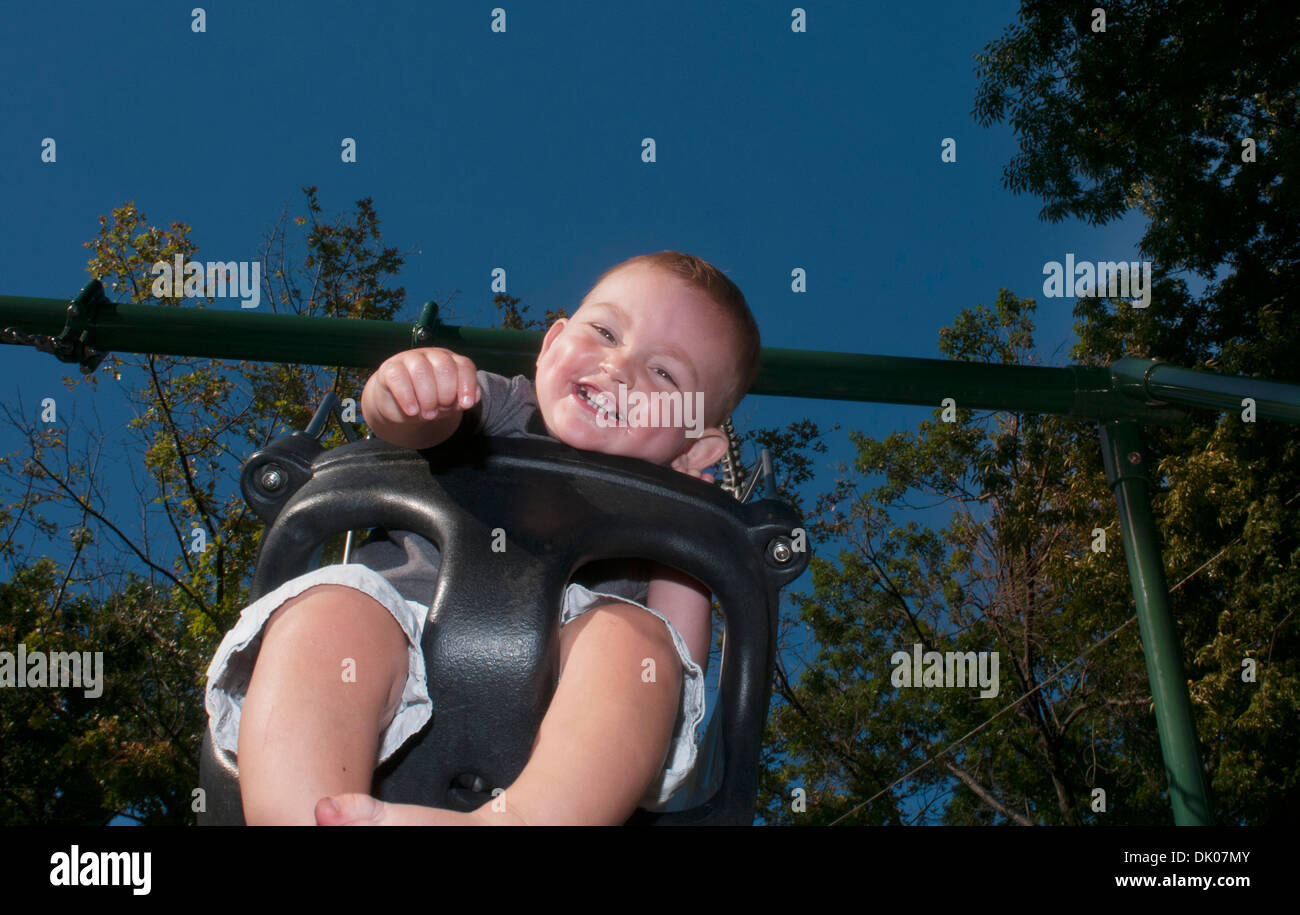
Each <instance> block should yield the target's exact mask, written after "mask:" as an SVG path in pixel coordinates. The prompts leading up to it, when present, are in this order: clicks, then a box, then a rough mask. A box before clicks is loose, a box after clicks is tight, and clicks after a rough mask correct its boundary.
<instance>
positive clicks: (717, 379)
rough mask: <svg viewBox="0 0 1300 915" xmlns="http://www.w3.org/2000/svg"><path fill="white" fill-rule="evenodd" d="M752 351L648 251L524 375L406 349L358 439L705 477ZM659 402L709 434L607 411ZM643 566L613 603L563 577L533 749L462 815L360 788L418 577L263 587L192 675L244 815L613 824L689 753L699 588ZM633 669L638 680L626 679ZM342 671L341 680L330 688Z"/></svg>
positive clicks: (403, 692) (668, 254)
mask: <svg viewBox="0 0 1300 915" xmlns="http://www.w3.org/2000/svg"><path fill="white" fill-rule="evenodd" d="M758 356H759V338H758V328H757V326H756V324H755V322H754V319H753V316H752V314H751V313H750V311H749V308H748V306H747V305H746V303H745V299H744V296H743V295H742V294H741V292H740V290H739V289H737V288H736V286H735V284H734V283H732V282H731V281H730V280H729V279H727V278H726V277H725V276H723V274H722V273H721V272H720V271H718V270H717V269H716V268H715V267H713V266H712V265H710V264H708V263H706V262H705V261H702V260H700V259H699V258H696V257H692V256H690V255H686V254H681V253H678V252H675V251H664V252H661V253H659V254H653V255H643V256H641V257H635V258H632V259H630V260H628V261H625V262H623V263H621V264H618V265H616V266H615V267H613V268H611V269H610V270H608V271H606V272H605V274H604V275H602V276H601V277H600V279H599V280H598V281H597V283H596V285H595V286H594V287H593V288H592V290H591V291H590V292H589V293H588V294H587V296H586V297H585V298H584V299H583V301H582V304H581V306H580V307H579V309H578V311H577V312H576V313H575V314H574V315H573V317H571V318H568V319H561V320H559V321H556V322H555V324H553V325H552V326H551V328H550V330H548V331H547V333H546V337H545V339H544V340H543V342H542V349H541V354H540V355H539V356H538V359H537V373H536V382H535V384H530V383H529V382H528V380H527V379H526V378H524V377H523V376H517V377H516V378H514V379H512V380H506V379H503V378H501V377H500V376H495V375H491V374H489V373H486V372H479V371H476V369H475V366H474V365H473V363H471V362H470V360H469V359H467V358H465V357H464V356H461V355H458V354H456V353H452V352H450V351H449V350H446V349H440V348H427V349H418V350H409V351H407V352H403V353H400V354H398V355H396V356H393V357H392V358H390V359H389V360H387V361H386V362H384V364H383V365H381V366H380V367H379V368H378V369H377V370H376V371H375V373H374V375H372V376H371V378H370V380H369V381H368V382H367V384H366V387H365V391H364V392H363V394H362V398H361V405H362V411H363V413H364V415H365V418H366V422H367V423H368V424H369V426H370V428H371V430H372V431H373V432H374V434H375V435H377V436H378V437H379V438H381V439H384V440H385V441H388V442H391V443H393V444H396V445H402V446H405V447H409V448H431V447H434V446H436V445H438V444H440V443H442V442H443V441H445V440H446V439H447V438H449V437H450V436H451V435H452V434H453V433H454V432H455V431H456V430H457V428H458V426H459V425H460V424H461V421H462V419H463V418H464V419H466V420H467V421H473V422H476V423H477V429H478V431H480V432H482V433H483V434H488V435H497V434H514V435H545V436H548V437H550V438H554V439H558V440H560V441H562V442H564V443H565V444H567V445H570V446H571V447H574V448H579V449H584V450H587V451H596V452H601V453H604V454H619V455H625V456H630V457H637V458H641V459H642V460H647V461H651V462H653V463H655V464H660V465H666V466H671V467H672V468H673V469H675V470H678V471H680V472H682V473H685V474H688V475H690V476H694V477H699V478H702V479H705V480H711V479H712V477H710V476H709V475H708V474H706V473H704V470H705V469H706V468H708V467H710V466H712V465H713V464H715V463H716V462H717V461H718V460H719V459H720V458H721V457H722V455H723V453H724V452H725V450H726V448H727V441H726V436H725V434H724V433H723V432H722V431H721V429H720V428H719V426H720V425H721V424H722V423H723V421H725V419H726V417H727V416H729V415H730V414H731V412H732V410H733V409H734V408H735V406H736V404H737V403H738V402H739V401H740V399H741V398H742V397H743V396H744V394H745V392H746V391H747V390H748V389H749V387H750V385H751V384H752V383H753V380H754V377H755V375H756V374H757V369H758ZM674 393H676V394H680V395H681V396H680V399H679V401H678V402H683V403H684V402H686V401H687V400H688V398H690V399H692V400H694V399H699V401H700V402H702V404H703V408H704V416H705V419H704V426H705V427H706V428H704V429H702V430H701V429H700V428H698V424H697V426H696V428H693V429H688V428H685V424H684V423H682V422H680V421H679V422H676V423H671V422H668V420H669V418H670V417H669V416H667V415H665V413H666V412H667V411H658V412H659V413H660V416H659V419H660V420H661V421H660V422H659V423H657V424H646V423H645V422H644V419H645V417H644V413H643V414H642V416H641V417H640V418H639V420H638V417H637V416H635V415H633V416H631V417H629V416H625V415H623V414H622V413H620V412H619V405H620V404H626V403H628V402H629V400H630V401H637V400H640V401H641V402H644V401H645V400H646V399H650V400H652V401H655V402H657V403H659V404H660V405H666V404H668V403H671V402H672V398H671V395H673V394H674ZM638 394H639V395H640V396H639V397H636V396H633V395H638ZM655 395H659V396H655ZM467 414H468V416H467ZM652 416H653V414H652ZM680 416H681V414H680V413H677V417H678V418H679V419H680ZM394 540H395V541H396V546H394V545H393V544H386V545H385V546H387V548H388V549H389V550H390V551H396V552H397V553H398V554H399V555H402V556H403V558H408V557H409V558H410V560H411V562H412V563H415V562H417V561H420V562H425V564H426V565H427V560H425V559H424V558H423V557H425V555H426V554H427V553H428V552H429V551H430V550H431V549H432V545H430V544H428V542H427V541H424V540H423V539H422V538H418V537H415V535H413V534H402V532H394ZM367 551H369V553H368V552H367ZM367 555H369V556H379V555H380V554H379V553H378V552H376V551H374V550H373V549H372V548H371V546H367V547H363V548H362V549H361V550H360V551H358V554H357V560H358V561H359V562H361V563H370V559H368V558H367ZM373 564H374V565H377V566H379V568H380V569H383V568H384V563H379V562H376V563H373ZM388 565H393V563H388ZM409 565H410V563H408V564H407V566H404V567H403V568H404V569H407V568H409ZM649 568H650V570H651V571H650V574H649V579H648V582H645V583H644V584H642V586H641V587H640V589H639V590H638V589H637V588H636V583H635V582H628V583H627V584H632V585H633V588H632V590H631V591H630V592H629V591H628V590H627V589H626V588H621V589H620V588H616V587H614V586H612V585H611V586H610V587H608V588H604V589H601V590H590V589H588V588H586V587H584V586H583V585H580V584H577V583H571V584H570V585H569V587H568V589H567V590H566V593H565V600H564V608H563V613H562V617H561V622H562V623H563V625H562V628H561V630H560V677H559V683H558V685H557V686H556V690H555V694H554V696H553V698H552V700H551V704H550V706H549V708H548V709H547V712H546V715H545V717H544V719H543V721H542V724H541V727H540V730H539V731H538V734H537V737H536V740H535V741H534V744H533V749H532V755H531V756H530V758H529V761H528V763H527V765H526V766H525V767H524V770H523V772H521V773H520V775H519V777H518V778H517V779H516V780H515V782H514V783H513V784H512V785H509V786H508V787H506V790H505V791H504V793H503V794H501V795H500V796H499V797H497V798H495V799H494V801H493V802H492V803H489V804H485V805H484V806H482V807H480V808H479V809H478V810H475V811H473V812H471V813H467V814H466V813H457V812H453V811H449V810H441V809H435V808H427V807H419V806H414V805H403V804H387V803H384V802H381V801H379V800H376V799H374V798H372V797H370V796H369V795H368V794H367V793H366V792H368V791H369V789H370V785H371V781H372V777H373V774H374V770H375V767H376V766H377V764H378V763H379V762H382V761H383V760H384V759H387V758H388V757H389V756H390V755H391V754H392V753H393V752H395V751H396V750H397V748H398V747H400V746H401V744H402V743H403V742H404V741H405V740H406V739H407V738H409V737H410V736H411V735H412V734H414V733H416V732H417V731H419V730H420V729H421V728H422V727H423V725H424V724H425V723H426V722H427V721H428V719H429V717H430V714H431V709H430V704H429V697H428V689H427V683H426V679H425V676H426V675H425V670H424V658H423V654H422V653H421V649H420V637H421V629H422V627H423V625H424V622H425V618H426V617H427V614H428V607H427V605H425V604H423V603H420V602H419V601H420V600H424V601H427V600H429V599H431V595H432V593H433V587H432V581H434V580H436V578H433V579H430V580H429V581H428V582H425V583H424V584H423V585H422V586H421V588H419V589H413V590H412V591H411V593H410V594H409V596H403V595H402V594H401V593H400V592H399V590H398V587H400V575H399V574H397V572H396V571H394V570H391V569H390V570H389V571H386V572H383V574H381V572H379V571H375V570H373V569H371V568H369V567H368V566H367V565H363V564H348V565H341V566H330V567H327V568H324V569H319V570H317V571H316V572H312V573H309V574H307V575H304V576H301V577H300V578H297V579H294V580H293V581H291V582H287V583H286V584H285V585H284V586H282V587H281V588H278V589H276V590H275V591H273V592H271V593H270V594H267V595H265V596H264V597H263V598H261V599H260V600H259V601H257V602H256V603H254V604H253V605H252V606H250V607H249V608H247V609H246V610H245V611H244V613H243V615H242V616H241V618H240V621H239V623H238V624H237V625H236V627H235V629H233V630H232V631H231V632H230V633H229V634H228V635H227V636H226V639H225V640H224V641H223V642H222V645H221V648H220V649H219V650H218V652H217V656H216V658H215V659H214V660H213V662H212V665H211V667H210V668H209V671H208V678H209V685H208V698H207V707H208V712H209V715H210V716H211V730H212V734H213V739H214V742H215V743H216V744H217V745H218V746H223V747H225V748H227V749H230V750H236V751H237V753H238V760H239V768H240V783H241V792H242V796H243V804H244V814H245V819H246V821H247V822H248V823H249V824H257V823H283V824H312V823H317V824H320V825H349V824H351V825H363V824H365V825H370V824H374V825H379V824H400V825H415V824H446V825H454V824H464V825H470V824H501V825H505V824H610V825H613V824H619V823H622V822H623V821H625V820H626V819H627V818H628V816H630V815H631V813H632V811H633V810H634V809H635V808H636V807H637V806H638V805H640V806H644V807H647V808H650V809H653V808H654V807H655V806H657V805H659V804H662V803H663V802H665V801H666V800H667V799H668V797H669V796H670V795H671V794H672V792H673V791H674V790H675V788H677V787H678V786H679V785H681V784H682V782H683V781H684V780H685V778H686V776H687V775H688V774H689V772H690V769H691V768H692V767H693V765H694V762H695V729H696V728H697V727H698V725H699V724H700V721H701V720H702V718H703V713H704V708H703V671H702V665H703V664H704V663H707V659H708V651H709V640H710V634H711V617H710V612H709V603H710V601H709V593H708V591H707V589H705V588H704V587H703V586H701V585H700V584H699V583H698V582H697V581H695V580H694V579H693V578H691V577H689V576H686V575H683V574H682V573H679V572H677V571H675V570H672V569H667V568H664V567H661V566H657V565H656V566H650V567H649ZM632 595H636V596H637V597H640V598H641V599H640V600H637V599H636V598H635V597H634V596H632ZM647 658H651V659H653V660H654V662H655V667H654V669H655V671H656V676H655V677H654V678H653V682H645V679H644V678H643V676H642V674H643V671H644V670H645V669H646V666H645V665H644V660H645V659H647ZM344 659H347V660H346V661H345V660H344ZM349 663H350V664H351V665H352V669H353V670H354V671H355V675H354V676H352V677H350V678H349V677H346V676H341V675H340V670H341V669H342V667H343V666H344V665H346V664H349Z"/></svg>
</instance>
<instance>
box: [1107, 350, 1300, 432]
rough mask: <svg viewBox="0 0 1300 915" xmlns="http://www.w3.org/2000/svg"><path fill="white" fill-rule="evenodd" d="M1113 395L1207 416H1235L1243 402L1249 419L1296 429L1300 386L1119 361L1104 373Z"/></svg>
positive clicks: (1161, 364)
mask: <svg viewBox="0 0 1300 915" xmlns="http://www.w3.org/2000/svg"><path fill="white" fill-rule="evenodd" d="M1110 377H1111V383H1112V386H1113V388H1114V390H1115V391H1117V392H1118V393H1120V394H1125V395H1127V396H1128V397H1130V398H1132V399H1134V400H1140V401H1142V402H1143V403H1145V404H1152V405H1155V404H1182V405H1185V406H1189V407H1204V408H1206V409H1210V410H1227V411H1230V412H1231V411H1238V410H1241V409H1242V408H1243V406H1244V404H1243V401H1244V400H1245V399H1246V398H1247V397H1249V398H1250V399H1251V400H1253V401H1254V402H1255V415H1256V416H1259V417H1263V418H1265V419H1275V420H1279V421H1281V422H1285V423H1300V385H1294V384H1284V383H1282V382H1279V381H1267V380H1265V379H1263V378H1247V377H1242V376H1238V375H1217V374H1215V373H1214V372H1202V371H1198V370H1195V369H1185V368H1182V367H1181V366H1177V365H1171V364H1170V363H1167V362H1156V361H1154V360H1151V359H1132V358H1129V359H1120V360H1117V361H1116V362H1115V363H1113V364H1112V365H1111V367H1110Z"/></svg>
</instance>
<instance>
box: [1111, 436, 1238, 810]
mask: <svg viewBox="0 0 1300 915" xmlns="http://www.w3.org/2000/svg"><path fill="white" fill-rule="evenodd" d="M1101 447H1102V461H1103V463H1104V464H1105V467H1106V481H1107V483H1109V484H1110V486H1111V488H1112V489H1113V490H1114V491H1115V501H1116V503H1117V504H1118V506H1119V523H1120V529H1121V530H1122V531H1123V535H1124V556H1125V558H1126V559H1127V560H1128V573H1129V581H1130V583H1131V584H1132V586H1133V599H1134V601H1135V602H1136V604H1137V617H1138V627H1139V629H1140V630H1141V633H1142V654H1143V656H1144V657H1145V658H1146V664H1147V678H1148V679H1149V680H1150V682H1151V696H1152V698H1153V699H1154V700H1155V712H1156V729H1157V731H1158V732H1159V735H1160V753H1161V755H1162V756H1163V757H1164V761H1165V778H1166V779H1167V780H1168V782H1169V800H1170V803H1171V804H1172V805H1173V808H1174V822H1175V823H1177V824H1178V825H1179V826H1210V825H1213V823H1214V816H1213V813H1212V812H1211V811H1212V807H1211V804H1210V788H1209V784H1208V782H1207V780H1206V778H1205V770H1204V768H1202V766H1201V753H1200V748H1199V746H1198V744H1197V739H1196V724H1195V722H1194V721H1193V719H1192V700H1191V698H1190V696H1189V695H1188V693H1187V675H1186V673H1185V672H1184V669H1183V645H1182V640H1181V639H1180V638H1179V637H1178V630H1177V627H1176V626H1175V624H1174V618H1173V614H1172V613H1171V612H1170V609H1169V589H1168V587H1167V586H1166V584H1165V570H1164V563H1163V561H1162V560H1161V557H1160V542H1159V539H1158V538H1157V535H1156V525H1155V519H1154V518H1153V517H1152V515H1151V501H1150V482H1149V481H1148V479H1147V477H1146V470H1145V468H1146V466H1147V465H1148V464H1149V459H1148V455H1147V454H1146V452H1145V450H1144V449H1143V445H1142V436H1141V433H1140V432H1139V431H1138V427H1137V425H1136V424H1135V423H1132V422H1128V421H1120V422H1109V423H1104V424H1102V427H1101Z"/></svg>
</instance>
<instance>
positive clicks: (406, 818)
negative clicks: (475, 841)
mask: <svg viewBox="0 0 1300 915" xmlns="http://www.w3.org/2000/svg"><path fill="white" fill-rule="evenodd" d="M316 825H317V826H473V825H477V823H476V822H475V820H474V818H473V817H472V816H471V815H470V814H465V813H457V812H456V811H454V810H439V809H438V808H436V807H419V806H416V805H415V804H389V803H386V802H384V801H381V800H378V799H376V798H373V797H371V796H370V795H368V794H339V795H336V796H334V797H326V798H321V799H320V801H318V802H317V803H316Z"/></svg>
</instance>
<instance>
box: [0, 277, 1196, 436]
mask: <svg viewBox="0 0 1300 915" xmlns="http://www.w3.org/2000/svg"><path fill="white" fill-rule="evenodd" d="M66 307H67V302H64V301H61V300H59V299H30V298H23V297H21V296H0V327H16V328H18V329H19V330H21V331H23V332H25V333H27V334H44V335H51V336H53V335H57V334H60V333H61V332H62V331H63V329H64V326H65V310H66ZM426 311H427V310H426ZM417 328H418V331H419V337H420V339H421V341H422V342H423V344H424V345H427V346H445V347H447V348H448V349H452V350H455V351H456V352H458V353H462V354H463V355H465V356H468V357H469V358H470V359H472V360H474V362H475V364H476V365H478V366H479V367H480V368H484V369H488V370H490V371H494V372H498V373H500V374H511V375H513V374H522V375H528V376H531V375H532V373H533V368H534V365H535V363H536V360H537V353H538V351H539V350H540V349H541V343H542V336H543V335H542V333H541V332H540V331H520V330H485V329H480V328H474V327H453V326H450V325H446V324H441V323H437V322H436V319H432V320H431V319H430V318H429V317H428V316H427V315H426V317H425V318H424V319H423V320H422V321H421V322H418V323H417ZM411 333H412V327H411V325H409V324H399V323H396V322H389V321H363V320H355V319H340V318H307V317H299V316H296V315H293V316H286V315H268V314H256V313H252V312H245V311H226V310H217V309H212V308H181V307H167V306H150V305H117V306H115V307H111V308H105V309H104V310H103V312H102V313H101V315H100V317H99V318H98V320H97V321H96V322H95V324H94V326H93V327H90V328H89V329H88V330H87V331H86V332H85V338H86V339H85V342H86V345H89V346H92V347H93V348H94V349H96V350H100V351H105V350H107V351H111V352H118V353H155V354H162V355H171V356H198V357H209V358H216V359H242V360H249V361H253V362H288V363H298V364H304V365H329V366H349V367H354V368H373V367H375V366H377V365H379V363H381V362H383V361H384V360H385V359H387V358H388V357H389V356H391V355H392V354H393V353H396V352H399V351H401V350H403V349H406V348H407V347H408V346H410V345H411V339H412V336H411ZM750 393H752V394H760V395H777V396H783V397H810V398H817V399H824V400H848V401H872V402H878V403H900V404H918V405H922V406H930V407H937V406H939V405H940V404H942V402H943V400H944V399H945V398H949V397H950V398H952V399H953V400H954V401H955V402H956V405H957V406H958V407H960V408H971V409H981V410H1014V411H1024V412H1034V413H1055V414H1059V415H1063V416H1073V417H1077V418H1079V419H1089V420H1098V421H1100V420H1106V419H1118V418H1130V419H1141V420H1142V422H1144V423H1149V424H1162V425H1163V424H1170V423H1179V422H1182V421H1184V419H1185V416H1184V414H1183V413H1182V411H1180V410H1176V409H1172V408H1169V407H1157V406H1150V405H1147V404H1143V403H1139V402H1137V401H1136V400H1134V399H1133V398H1131V397H1127V396H1124V395H1123V394H1121V393H1118V392H1116V391H1115V390H1113V387H1112V383H1111V377H1110V373H1109V372H1107V371H1106V369H1104V368H1092V367H1084V366H1072V367H1068V368H1052V367H1046V366H1019V365H990V364H985V363H979V362H953V361H950V360H946V359H918V358H906V357H899V356H872V355H861V354H855V353H828V352H814V351H810V350H793V349H779V348H774V347H766V348H764V349H763V352H762V366H761V369H760V372H759V376H758V379H757V380H756V382H755V384H754V386H753V387H752V388H751V389H750Z"/></svg>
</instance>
